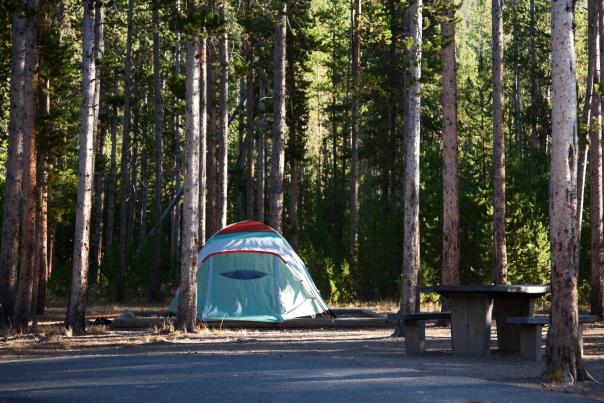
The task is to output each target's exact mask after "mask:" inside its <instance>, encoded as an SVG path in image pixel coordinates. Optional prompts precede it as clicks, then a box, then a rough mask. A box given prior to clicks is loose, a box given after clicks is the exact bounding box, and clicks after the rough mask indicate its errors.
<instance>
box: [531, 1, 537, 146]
mask: <svg viewBox="0 0 604 403" xmlns="http://www.w3.org/2000/svg"><path fill="white" fill-rule="evenodd" d="M529 21H530V22H529V23H530V28H529V38H530V45H529V55H530V61H531V65H530V67H529V71H530V75H531V77H530V80H531V106H530V108H529V122H530V124H531V139H530V143H531V150H532V151H533V152H534V151H535V150H536V149H537V147H538V146H539V134H538V133H537V106H538V100H539V94H538V91H539V85H538V82H537V70H536V65H537V47H536V45H535V39H536V38H535V36H536V25H537V22H536V20H535V0H530V1H529Z"/></svg>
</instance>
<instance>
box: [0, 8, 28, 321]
mask: <svg viewBox="0 0 604 403" xmlns="http://www.w3.org/2000/svg"><path fill="white" fill-rule="evenodd" d="M21 3H22V4H21V6H22V7H23V9H22V10H17V11H15V12H14V13H13V36H12V73H11V86H10V115H9V126H8V131H9V136H8V156H7V159H6V179H5V182H4V208H3V219H2V242H1V243H0V278H2V281H0V305H2V312H0V328H1V327H2V324H3V323H4V324H10V323H11V321H12V316H13V312H14V306H15V295H16V291H17V290H16V288H17V265H18V262H19V229H20V222H19V211H20V208H19V206H20V204H21V186H22V179H23V170H22V166H21V164H22V159H23V136H24V134H25V127H24V123H25V120H24V117H25V115H24V113H25V107H26V105H25V98H24V88H25V80H26V70H25V47H26V43H27V39H26V38H27V35H26V31H25V27H26V18H24V15H23V14H24V12H25V8H26V5H27V1H25V0H23V1H22V2H21Z"/></svg>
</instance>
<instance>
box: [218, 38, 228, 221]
mask: <svg viewBox="0 0 604 403" xmlns="http://www.w3.org/2000/svg"><path fill="white" fill-rule="evenodd" d="M228 49H229V48H228V38H227V33H226V32H225V33H224V34H223V36H222V38H220V107H219V111H220V115H219V117H218V121H219V126H220V135H219V136H218V157H217V161H216V162H217V164H218V188H217V189H216V204H217V206H216V230H219V229H222V228H224V227H226V224H227V204H228V194H227V191H228V175H229V160H228V157H229V149H228V145H229V54H228Z"/></svg>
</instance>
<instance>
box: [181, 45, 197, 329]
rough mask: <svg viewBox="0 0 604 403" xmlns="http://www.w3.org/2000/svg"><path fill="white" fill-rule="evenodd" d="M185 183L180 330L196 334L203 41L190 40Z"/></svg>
mask: <svg viewBox="0 0 604 403" xmlns="http://www.w3.org/2000/svg"><path fill="white" fill-rule="evenodd" d="M185 46H186V76H187V78H186V101H185V102H186V106H185V108H186V109H185V183H184V205H183V231H182V251H181V264H180V293H179V298H178V309H177V312H176V327H177V328H178V329H180V330H184V331H187V332H194V331H195V320H196V315H197V246H198V238H197V236H198V233H197V232H198V229H199V217H198V203H199V63H198V62H197V59H196V56H197V54H198V52H199V39H198V38H196V37H193V38H191V39H187V41H186V45H185Z"/></svg>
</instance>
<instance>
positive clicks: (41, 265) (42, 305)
mask: <svg viewBox="0 0 604 403" xmlns="http://www.w3.org/2000/svg"><path fill="white" fill-rule="evenodd" d="M47 166H48V161H47V156H46V155H45V154H44V153H40V155H39V164H38V219H37V223H36V232H37V236H38V246H37V248H36V250H37V255H36V264H37V266H38V269H37V273H38V287H37V292H38V294H37V297H36V302H37V303H36V306H35V311H36V313H37V314H38V315H43V314H44V312H45V310H46V291H47V285H48V169H47Z"/></svg>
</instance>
